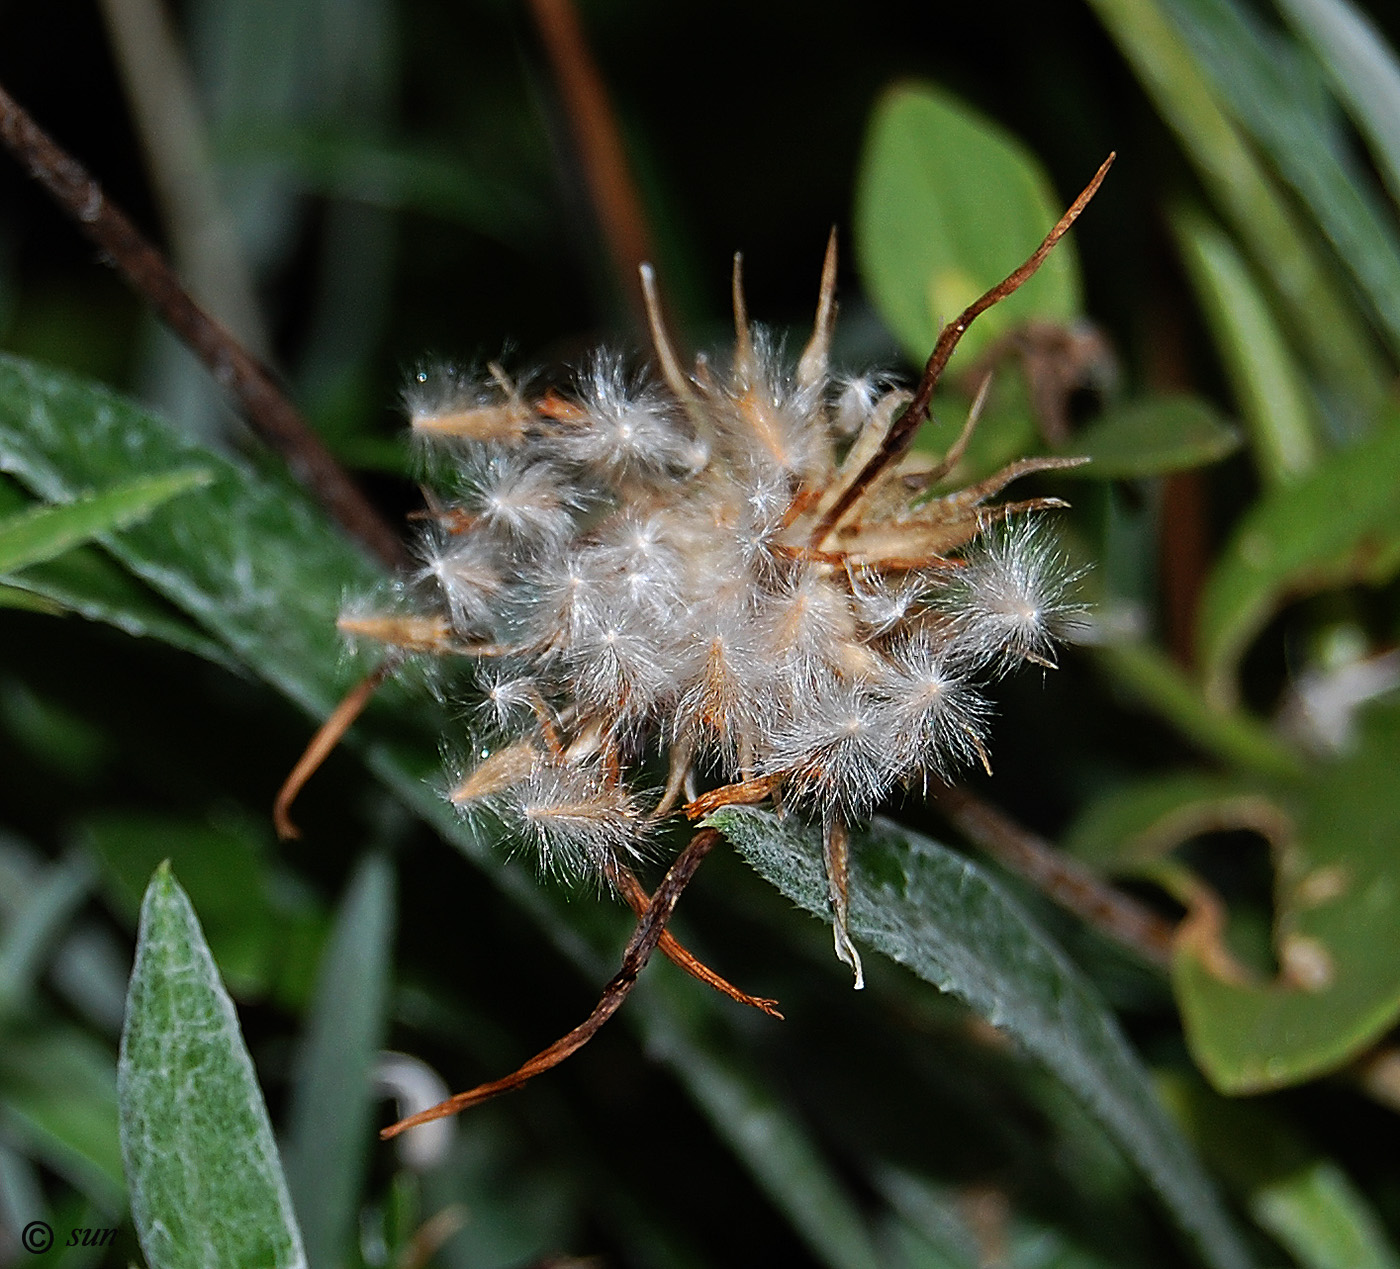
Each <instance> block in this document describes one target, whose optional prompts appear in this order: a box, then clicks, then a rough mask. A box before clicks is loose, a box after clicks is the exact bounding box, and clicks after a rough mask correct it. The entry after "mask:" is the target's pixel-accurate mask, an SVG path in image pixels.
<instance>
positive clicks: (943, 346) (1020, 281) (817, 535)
mask: <svg viewBox="0 0 1400 1269" xmlns="http://www.w3.org/2000/svg"><path fill="white" fill-rule="evenodd" d="M1115 158H1117V155H1116V154H1110V155H1109V156H1108V158H1106V159H1105V160H1104V161H1103V164H1102V165H1101V166H1100V167H1099V170H1098V171H1097V172H1096V173H1095V174H1094V179H1093V180H1092V181H1090V182H1089V184H1088V185H1086V186H1085V187H1084V190H1083V192H1082V193H1081V194H1080V195H1079V197H1078V198H1076V199H1075V200H1074V202H1073V203H1071V204H1070V206H1069V209H1068V210H1067V211H1066V212H1065V214H1064V215H1063V216H1061V217H1060V219H1059V220H1058V221H1057V222H1056V223H1055V227H1054V228H1053V229H1052V230H1051V231H1050V232H1049V233H1048V234H1046V235H1045V240H1044V241H1043V242H1042V243H1041V244H1040V246H1038V247H1037V248H1036V249H1035V250H1034V251H1033V252H1032V253H1031V255H1030V257H1029V259H1027V260H1026V262H1025V263H1024V264H1023V265H1021V267H1020V268H1019V269H1016V270H1015V271H1014V272H1012V273H1009V274H1008V275H1007V276H1006V277H1005V278H1003V279H1002V280H1001V281H1000V282H998V283H997V284H996V286H994V287H992V289H991V290H990V291H987V292H986V293H985V294H984V295H981V296H979V297H978V298H977V299H975V300H973V302H972V303H971V304H969V305H968V306H967V307H966V308H965V309H963V311H962V312H961V313H960V314H959V315H958V316H957V317H956V318H955V319H954V320H953V321H951V322H949V323H948V324H947V325H946V326H945V327H944V328H943V329H942V331H941V332H940V333H939V336H938V342H937V343H935V344H934V346H933V352H931V353H930V354H929V359H928V361H927V363H925V365H924V373H923V375H922V376H921V377H920V379H919V386H918V387H917V388H916V389H915V390H914V399H913V400H912V401H910V402H909V404H908V405H907V406H906V407H905V408H904V412H903V413H902V414H901V415H900V416H899V418H897V419H896V420H895V423H894V426H893V427H892V428H890V430H889V433H888V435H887V436H886V437H885V439H884V441H883V442H882V443H881V445H880V448H879V450H878V451H877V452H876V453H875V454H874V455H872V456H871V458H870V459H869V461H868V462H867V463H866V464H865V466H864V467H863V468H861V471H860V474H859V475H858V476H857V477H856V478H855V479H854V480H853V481H852V482H851V483H850V485H849V486H848V487H847V488H846V490H845V492H844V493H843V494H842V495H841V497H840V498H839V499H838V500H837V501H836V503H835V504H834V505H833V506H832V507H831V508H830V509H829V510H828V511H827V513H826V514H825V515H824V516H823V517H822V518H821V520H820V521H819V522H818V524H817V526H816V528H815V529H814V530H813V531H812V545H813V546H821V545H822V543H823V542H825V541H826V539H827V537H828V535H829V534H830V533H831V531H832V529H834V528H835V527H836V525H837V524H838V523H839V522H840V520H841V517H842V516H844V515H845V513H846V511H847V510H848V509H849V508H850V506H851V504H852V503H854V502H855V501H856V499H857V498H859V497H860V495H861V493H862V492H863V491H864V490H865V489H866V488H867V487H868V486H869V485H870V484H871V483H872V482H873V481H874V480H875V479H876V478H877V477H878V476H879V475H880V473H881V472H883V471H884V470H885V469H886V468H887V467H889V466H890V464H891V463H895V462H898V461H899V459H900V457H901V456H902V455H903V453H904V451H905V450H906V449H908V448H909V443H910V441H912V440H913V439H914V433H915V432H917V431H918V430H919V428H920V426H921V425H922V424H923V421H924V419H925V417H926V416H927V415H928V409H929V405H930V403H931V402H932V401H933V393H934V389H935V388H937V387H938V381H939V379H941V378H942V376H943V371H944V368H945V367H946V366H947V365H948V358H949V357H951V356H952V355H953V350H954V349H955V348H956V347H957V346H958V341H959V340H961V339H962V337H963V336H964V335H965V334H966V333H967V328H968V327H969V326H971V325H972V323H973V321H974V320H975V319H976V318H977V317H978V316H980V315H981V314H982V313H985V312H986V311H987V310H988V309H989V308H991V307H992V306H993V305H994V304H999V303H1000V302H1001V301H1002V300H1004V299H1006V297H1007V296H1009V295H1012V294H1014V293H1015V292H1016V291H1018V290H1020V288H1021V287H1022V286H1024V285H1025V284H1026V283H1027V282H1029V281H1030V279H1031V278H1032V277H1033V276H1034V274H1035V272H1036V270H1037V269H1039V268H1040V266H1041V265H1042V264H1044V263H1045V258H1046V256H1048V255H1049V254H1050V253H1051V252H1052V251H1053V250H1054V249H1055V244H1056V243H1058V242H1059V241H1060V239H1061V238H1063V237H1064V236H1065V234H1066V233H1068V232H1069V228H1070V226H1071V225H1072V224H1074V222H1075V221H1076V220H1078V219H1079V214H1080V212H1082V211H1083V210H1084V209H1085V208H1086V207H1087V206H1088V205H1089V200H1090V199H1091V198H1093V197H1094V195H1095V194H1096V193H1098V189H1099V186H1100V185H1101V184H1102V183H1103V178H1104V177H1105V176H1107V175H1108V169H1109V168H1110V167H1111V166H1112V165H1113V160H1114V159H1115Z"/></svg>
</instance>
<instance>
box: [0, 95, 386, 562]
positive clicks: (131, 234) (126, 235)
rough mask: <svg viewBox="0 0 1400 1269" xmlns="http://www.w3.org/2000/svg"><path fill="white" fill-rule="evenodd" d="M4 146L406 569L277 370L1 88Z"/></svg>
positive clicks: (382, 554) (363, 535)
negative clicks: (214, 312) (196, 294)
mask: <svg viewBox="0 0 1400 1269" xmlns="http://www.w3.org/2000/svg"><path fill="white" fill-rule="evenodd" d="M0 141H3V142H4V144H5V147H6V148H7V149H8V150H9V151H10V153H11V154H13V155H14V156H15V158H16V159H18V160H19V162H20V163H21V164H22V165H23V166H24V168H25V169H26V170H27V171H28V172H29V174H30V176H32V177H33V178H34V179H35V180H36V181H38V182H39V184H41V185H42V186H43V187H44V188H45V189H46V190H48V192H49V194H50V195H51V196H52V197H53V199H54V201H55V202H57V203H58V205H59V206H60V207H61V208H62V209H63V210H64V211H65V212H66V213H67V214H68V215H69V216H70V217H71V218H72V219H73V221H74V223H75V224H76V225H77V227H78V228H79V229H80V230H81V231H82V232H83V233H84V234H85V235H86V236H87V237H88V238H89V239H91V241H93V242H94V243H96V244H97V246H98V247H99V248H100V249H101V251H102V252H103V254H104V255H105V256H106V257H107V258H108V259H109V260H110V261H111V263H112V264H113V265H115V266H116V268H117V270H118V271H119V272H120V273H121V274H122V276H123V277H124V278H126V280H127V282H128V283H129V284H130V285H131V287H132V289H133V290H134V291H136V293H137V294H138V295H140V296H141V297H142V298H143V299H144V300H145V301H146V302H147V303H148V304H150V305H151V307H152V308H154V309H155V311H156V312H157V313H158V314H159V315H160V318H161V320H162V321H164V322H165V324H166V325H167V326H169V327H170V329H171V330H172V331H174V332H175V334H176V335H178V336H179V337H180V339H181V340H182V341H183V342H184V343H185V344H186V346H187V347H189V348H190V350H191V351H192V352H194V354H195V355H196V356H197V357H198V358H199V359H200V360H201V361H202V362H203V363H204V365H205V366H206V367H207V368H208V370H209V373H210V374H212V375H213V376H214V378H215V379H216V380H217V381H218V382H219V384H220V386H222V387H223V388H224V389H225V390H226V391H228V392H231V393H232V394H233V395H234V397H236V398H237V400H238V404H239V406H240V407H241V408H242V410H243V414H244V416H245V417H246V418H247V420H248V422H249V424H251V426H252V428H253V430H254V431H255V432H256V433H257V434H258V436H259V437H261V438H262V440H263V441H265V442H266V443H267V444H268V445H269V446H270V447H271V448H272V449H274V450H276V451H277V453H279V454H280V455H281V456H282V458H283V459H284V460H285V462H286V464H287V467H288V469H289V470H290V471H291V473H292V475H293V476H295V477H296V479H297V480H299V481H300V482H301V483H302V484H303V485H304V486H305V487H306V488H307V489H308V490H310V492H311V493H312V494H313V495H314V496H315V497H316V498H317V500H318V501H319V502H320V503H321V505H322V506H323V507H325V509H326V510H327V511H328V512H329V513H330V515H331V516H332V517H333V518H334V519H335V520H336V521H337V522H338V523H339V524H340V526H341V527H342V528H343V529H344V530H345V531H346V532H347V533H349V534H350V535H351V536H352V537H353V538H355V540H356V541H358V542H360V543H361V544H362V545H364V546H365V547H366V548H367V549H369V550H370V551H372V552H373V553H374V554H375V555H377V556H378V557H379V559H381V560H382V561H383V562H384V563H385V564H387V565H389V566H390V567H391V568H401V567H405V566H407V565H408V564H409V562H410V561H409V558H408V553H407V552H406V551H405V550H404V546H403V543H402V542H401V541H400V540H399V535H398V534H397V533H396V532H395V531H394V530H393V529H392V528H390V527H389V524H388V522H387V521H385V520H384V519H383V517H382V516H380V514H379V512H378V511H376V510H375V508H374V507H373V506H372V505H371V504H370V502H369V500H368V499H367V498H366V497H365V496H364V495H363V494H362V493H361V492H360V491H359V489H357V488H356V487H355V484H354V482H353V481H352V480H351V479H350V477H349V476H348V475H347V474H346V472H345V469H344V468H342V467H341V465H340V464H339V463H338V462H337V461H336V459H335V457H334V456H333V455H332V454H331V452H330V450H329V449H327V448H326V446H325V443H324V442H323V441H322V440H321V438H320V437H319V436H317V435H316V433H315V432H314V431H312V430H311V428H310V427H309V426H308V425H307V423H306V420H305V419H303V418H302V416H301V413H300V411H298V410H297V408H296V407H295V406H294V405H292V403H291V402H290V401H288V400H287V397H286V395H285V394H284V393H283V392H282V390H281V388H279V387H278V386H277V383H276V381H275V380H274V379H273V377H272V374H271V372H270V371H269V370H268V369H267V367H266V366H264V365H262V363H260V362H259V361H258V360H257V358H255V357H254V356H253V355H252V354H251V353H249V352H248V351H247V349H245V348H244V347H243V346H242V345H241V344H240V343H239V342H238V340H236V339H235V338H234V337H233V336H232V335H231V334H230V333H229V332H228V330H227V329H225V327H224V326H223V325H222V324H221V323H219V322H217V321H215V320H214V318H212V317H211V316H210V315H209V314H208V313H206V312H205V311H204V310H203V309H202V308H201V307H200V306H199V305H198V304H197V303H195V301H194V298H193V297H192V296H191V295H190V293H189V292H188V291H186V290H185V288H184V287H183V286H182V285H181V284H180V280H179V279H178V278H177V277H176V276H175V274H174V273H173V272H172V271H171V268H170V266H169V265H168V264H166V262H165V259H164V257H163V256H162V255H161V254H160V252H159V251H157V250H156V249H155V247H153V246H152V245H151V244H150V243H149V242H148V241H147V240H146V238H145V236H144V235H143V234H142V233H141V231H140V230H139V229H137V228H136V226H135V225H134V224H132V223H131V220H130V219H129V218H128V217H127V215H126V213H125V212H123V211H122V209H121V208H120V207H118V206H117V205H116V204H115V203H113V202H112V201H111V200H110V199H109V198H108V197H107V195H106V193H105V192H104V191H103V189H102V186H101V185H99V184H98V183H97V181H96V180H94V179H93V178H92V176H91V175H90V174H89V173H88V171H87V169H85V168H84V167H83V166H82V164H81V163H79V162H78V161H77V160H76V159H75V158H73V156H72V155H70V154H68V153H67V152H66V151H64V150H63V149H62V147H60V146H59V145H58V144H56V143H55V142H54V140H53V139H52V138H51V137H50V136H49V135H48V134H47V133H46V132H44V131H43V129H41V128H40V127H39V125H38V124H37V123H35V122H34V120H33V119H31V118H30V117H29V114H28V113H27V112H26V111H25V110H24V108H23V107H22V106H21V105H20V104H19V103H18V102H17V101H15V99H14V98H13V97H11V96H10V95H9V93H7V92H6V91H5V90H4V88H0Z"/></svg>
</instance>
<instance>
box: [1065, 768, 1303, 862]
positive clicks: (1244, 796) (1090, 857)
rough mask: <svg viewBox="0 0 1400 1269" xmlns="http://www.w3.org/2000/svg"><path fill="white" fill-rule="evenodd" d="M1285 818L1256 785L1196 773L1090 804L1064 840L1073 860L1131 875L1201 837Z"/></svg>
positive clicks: (1157, 779) (1119, 790) (1135, 786)
mask: <svg viewBox="0 0 1400 1269" xmlns="http://www.w3.org/2000/svg"><path fill="white" fill-rule="evenodd" d="M1281 814H1282V812H1281V811H1280V810H1279V808H1278V807H1277V805H1276V804H1275V802H1274V800H1273V799H1272V798H1271V797H1270V796H1269V794H1268V793H1267V792H1266V791H1264V790H1263V789H1261V788H1260V787H1259V785H1258V784H1257V783H1256V782H1253V781H1250V780H1247V779H1245V778H1242V777H1238V776H1229V775H1214V774H1208V773H1206V772H1199V771H1191V772H1182V773H1180V774H1177V775H1169V776H1154V777H1152V778H1151V779H1148V780H1141V781H1137V782H1135V783H1132V784H1125V785H1119V786H1117V787H1115V788H1113V789H1111V790H1110V791H1109V792H1107V793H1105V794H1103V795H1102V796H1101V797H1099V798H1096V799H1095V800H1094V801H1092V802H1090V803H1089V804H1088V805H1087V806H1086V807H1085V808H1084V810H1083V811H1081V812H1080V814H1079V816H1078V817H1077V818H1076V819H1075V821H1074V823H1073V824H1072V825H1071V826H1070V827H1069V829H1068V830H1067V831H1066V832H1065V835H1064V836H1063V837H1062V838H1061V840H1060V846H1061V848H1062V849H1064V850H1066V851H1068V852H1069V853H1070V854H1071V855H1074V856H1076V857H1077V858H1079V859H1082V860H1084V861H1085V862H1086V863H1090V864H1093V865H1094V866H1095V867H1096V868H1101V869H1104V870H1107V871H1113V872H1131V871H1133V870H1134V869H1136V868H1138V867H1140V866H1142V865H1144V864H1149V863H1151V862H1152V861H1154V860H1157V859H1159V858H1161V856H1162V855H1164V854H1165V853H1166V852H1167V851H1170V850H1172V849H1173V848H1174V847H1176V846H1179V845H1181V843H1182V842H1184V841H1186V840H1187V839H1188V838H1191V837H1194V836H1196V835H1197V834H1198V833H1204V832H1211V831H1214V830H1217V829H1219V828H1221V827H1222V826H1229V827H1234V826H1238V825H1247V824H1250V823H1263V822H1265V821H1266V820H1271V821H1274V822H1277V820H1278V818H1279V816H1280V815H1281Z"/></svg>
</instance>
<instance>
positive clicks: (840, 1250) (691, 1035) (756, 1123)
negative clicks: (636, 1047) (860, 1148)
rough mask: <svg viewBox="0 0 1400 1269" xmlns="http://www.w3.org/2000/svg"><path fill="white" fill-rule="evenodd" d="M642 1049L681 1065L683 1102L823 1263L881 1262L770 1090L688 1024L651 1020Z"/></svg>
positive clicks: (846, 1266) (873, 1267)
mask: <svg viewBox="0 0 1400 1269" xmlns="http://www.w3.org/2000/svg"><path fill="white" fill-rule="evenodd" d="M647 1046H648V1048H649V1049H650V1050H651V1051H653V1052H657V1053H660V1054H662V1055H664V1056H673V1057H676V1058H679V1059H681V1060H680V1061H679V1062H678V1063H677V1065H678V1067H679V1073H680V1075H681V1078H682V1079H683V1080H684V1081H685V1084H686V1087H687V1088H688V1089H689V1090H690V1093H691V1096H692V1097H693V1098H694V1099H695V1101H696V1102H697V1103H698V1104H699V1105H700V1106H702V1107H704V1108H705V1110H706V1111H708V1112H709V1115H710V1120H711V1122H712V1123H713V1124H714V1126H715V1129H716V1131H717V1132H718V1133H719V1134H720V1136H721V1138H722V1139H723V1140H725V1141H727V1142H729V1144H730V1145H731V1146H732V1147H733V1148H734V1152H735V1153H736V1154H737V1155H739V1156H740V1157H741V1158H748V1159H750V1160H751V1161H752V1162H751V1165H750V1166H751V1167H753V1169H754V1174H755V1177H756V1179H757V1180H758V1183H759V1185H760V1186H761V1187H762V1188H763V1190H764V1192H765V1193H766V1194H767V1195H768V1196H769V1197H770V1198H771V1199H772V1200H773V1201H774V1202H775V1203H776V1204H777V1205H778V1207H780V1208H781V1209H782V1210H783V1211H785V1212H787V1213H788V1215H789V1217H790V1218H791V1219H792V1220H793V1225H794V1228H796V1229H797V1230H798V1232H799V1233H800V1234H801V1235H802V1237H803V1239H804V1240H805V1241H806V1242H807V1244H808V1246H809V1247H810V1248H811V1249H812V1251H813V1252H814V1253H815V1254H816V1255H817V1256H818V1257H819V1258H820V1260H821V1262H822V1263H823V1264H826V1265H830V1266H831V1267H832V1269H878V1266H879V1265H880V1264H881V1263H882V1261H881V1258H880V1256H879V1254H878V1253H877V1252H876V1250H875V1247H874V1245H873V1244H872V1242H871V1239H870V1234H869V1232H868V1230H867V1229H866V1226H865V1221H864V1218H863V1217H862V1215H861V1213H860V1210H859V1208H857V1206H856V1204H855V1203H854V1201H853V1200H852V1198H851V1196H850V1195H849V1194H847V1193H846V1191H845V1189H844V1188H843V1187H842V1184H841V1181H840V1179H839V1177H838V1176H837V1175H836V1173H835V1172H834V1170H833V1169H832V1168H831V1167H830V1165H829V1164H828V1163H827V1162H826V1160H825V1159H823V1158H822V1155H821V1151H820V1149H819V1148H818V1146H817V1143H816V1142H815V1141H813V1140H812V1137H811V1134H810V1132H809V1131H808V1130H807V1129H806V1128H805V1126H804V1125H803V1124H802V1123H801V1121H800V1120H799V1119H798V1118H797V1117H796V1116H795V1115H793V1114H792V1113H791V1112H790V1111H788V1110H787V1109H786V1108H785V1107H784V1106H783V1104H782V1102H781V1101H780V1100H779V1099H778V1098H777V1097H776V1096H774V1094H773V1092H772V1091H771V1090H769V1089H766V1088H764V1087H763V1085H762V1084H761V1083H760V1082H759V1081H758V1080H756V1079H754V1078H753V1077H752V1076H750V1075H748V1074H746V1073H745V1072H743V1071H742V1070H741V1069H739V1067H738V1064H736V1063H727V1062H725V1060H724V1059H723V1058H722V1057H721V1055H720V1054H719V1053H718V1052H716V1051H715V1050H714V1048H713V1046H712V1045H708V1044H707V1043H706V1042H705V1040H704V1037H703V1035H702V1034H700V1029H699V1028H698V1027H697V1026H696V1025H695V1024H694V1022H679V1023H677V1022H669V1023H663V1022H661V1021H659V1020H656V1021H653V1022H652V1023H651V1025H649V1026H648V1027H647Z"/></svg>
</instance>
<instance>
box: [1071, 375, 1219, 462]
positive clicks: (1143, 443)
mask: <svg viewBox="0 0 1400 1269" xmlns="http://www.w3.org/2000/svg"><path fill="white" fill-rule="evenodd" d="M1239 447H1240V434H1239V432H1238V431H1236V430H1235V428H1233V427H1232V426H1231V425H1230V424H1229V423H1227V422H1226V421H1225V420H1224V419H1222V418H1221V417H1220V415H1219V414H1218V413H1217V412H1216V411H1215V410H1213V409H1212V408H1211V407H1210V406H1209V405H1207V404H1206V403H1205V402H1204V401H1201V400H1199V399H1198V398H1196V397H1185V396H1180V397H1146V398H1143V399H1140V400H1137V401H1134V402H1133V403H1132V404H1130V405H1125V406H1118V407H1116V408H1114V409H1110V410H1109V411H1107V412H1106V413H1105V414H1103V415H1102V416H1101V417H1100V418H1097V419H1095V420H1094V421H1093V423H1091V424H1090V425H1089V426H1088V427H1086V428H1085V429H1084V430H1083V431H1081V432H1076V433H1075V436H1074V439H1073V440H1072V441H1071V442H1070V443H1069V444H1068V445H1066V446H1065V452H1066V453H1073V454H1079V455H1083V456H1084V457H1086V458H1089V459H1090V460H1091V461H1090V462H1089V463H1087V464H1086V465H1085V466H1083V467H1072V468H1070V469H1069V470H1068V471H1067V472H1065V473H1064V474H1065V475H1067V476H1079V477H1082V478H1087V479H1090V480H1123V479H1131V478H1133V477H1136V476H1160V475H1163V474H1164V473H1166V472H1173V471H1186V470H1189V469H1190V468H1192V467H1204V466H1206V465H1207V464H1208V463H1217V462H1219V461H1220V460H1221V459H1222V458H1226V457H1228V456H1229V455H1230V454H1233V453H1234V452H1235V450H1237V449H1238V448H1239Z"/></svg>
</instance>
